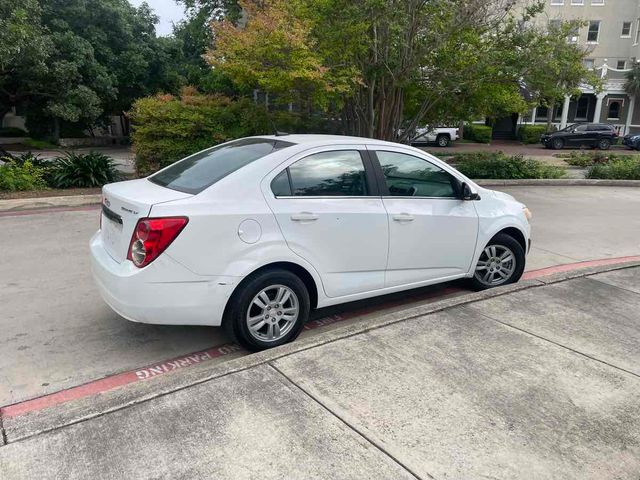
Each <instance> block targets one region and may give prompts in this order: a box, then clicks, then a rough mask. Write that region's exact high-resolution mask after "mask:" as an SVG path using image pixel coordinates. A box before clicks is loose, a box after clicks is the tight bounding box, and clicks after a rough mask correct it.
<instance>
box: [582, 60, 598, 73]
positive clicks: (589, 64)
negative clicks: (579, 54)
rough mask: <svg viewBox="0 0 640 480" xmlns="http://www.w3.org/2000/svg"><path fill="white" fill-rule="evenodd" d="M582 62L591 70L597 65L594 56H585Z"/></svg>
mask: <svg viewBox="0 0 640 480" xmlns="http://www.w3.org/2000/svg"><path fill="white" fill-rule="evenodd" d="M582 64H583V65H584V68H588V69H589V70H593V67H595V60H594V59H593V58H585V59H584V60H583V61H582Z"/></svg>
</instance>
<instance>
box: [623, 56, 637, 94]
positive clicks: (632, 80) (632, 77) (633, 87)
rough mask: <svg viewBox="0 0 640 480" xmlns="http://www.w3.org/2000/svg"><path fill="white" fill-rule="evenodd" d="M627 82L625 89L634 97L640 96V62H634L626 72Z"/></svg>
mask: <svg viewBox="0 0 640 480" xmlns="http://www.w3.org/2000/svg"><path fill="white" fill-rule="evenodd" d="M626 77H627V82H626V83H625V85H624V89H625V91H626V92H627V93H628V94H629V95H630V96H632V97H636V98H637V97H639V96H640V62H634V64H633V66H632V67H631V70H629V71H628V72H627V73H626Z"/></svg>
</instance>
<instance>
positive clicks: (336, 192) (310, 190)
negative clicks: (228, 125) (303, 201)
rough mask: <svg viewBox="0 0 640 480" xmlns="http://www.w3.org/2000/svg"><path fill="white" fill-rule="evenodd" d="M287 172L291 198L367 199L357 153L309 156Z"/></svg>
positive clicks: (365, 186)
mask: <svg viewBox="0 0 640 480" xmlns="http://www.w3.org/2000/svg"><path fill="white" fill-rule="evenodd" d="M288 171H289V178H290V182H291V193H292V194H293V195H294V196H307V197H308V196H323V197H324V196H347V197H362V196H366V195H368V190H367V178H366V174H365V169H364V163H363V162H362V157H361V156H360V152H358V151H356V150H336V151H333V152H322V153H316V154H314V155H309V156H308V157H306V158H303V159H301V160H298V161H297V162H295V163H294V164H292V165H290V166H289V168H288ZM277 178H278V177H276V179H277ZM282 183H284V181H282ZM272 189H273V184H272Z"/></svg>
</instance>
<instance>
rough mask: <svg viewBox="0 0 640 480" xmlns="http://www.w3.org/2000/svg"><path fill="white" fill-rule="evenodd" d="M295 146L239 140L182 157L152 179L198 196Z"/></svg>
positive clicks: (151, 178) (273, 141)
mask: <svg viewBox="0 0 640 480" xmlns="http://www.w3.org/2000/svg"><path fill="white" fill-rule="evenodd" d="M291 145H293V143H290V142H283V141H281V140H272V139H266V138H247V139H244V140H237V141H235V142H230V143H226V144H224V145H219V146H217V147H213V148H209V149H208V150H204V151H203V152H200V153H198V154H196V155H193V156H191V157H188V158H185V159H184V160H180V161H179V162H176V163H174V164H173V165H171V166H170V167H168V168H166V169H164V170H162V171H161V172H158V173H156V174H155V175H153V176H151V177H149V180H151V181H152V182H153V183H156V184H158V185H161V186H163V187H167V188H171V189H172V190H178V191H180V192H185V193H192V194H194V195H195V194H197V193H200V192H201V191H203V190H204V189H205V188H207V187H209V186H211V185H213V184H214V183H216V182H217V181H218V180H220V179H222V178H224V177H226V176H227V175H229V174H230V173H233V172H235V171H236V170H238V169H240V168H242V167H244V166H245V165H248V164H249V163H251V162H253V161H255V160H258V159H259V158H262V157H264V156H266V155H269V154H270V153H272V152H275V151H276V150H280V149H282V148H286V147H289V146H291Z"/></svg>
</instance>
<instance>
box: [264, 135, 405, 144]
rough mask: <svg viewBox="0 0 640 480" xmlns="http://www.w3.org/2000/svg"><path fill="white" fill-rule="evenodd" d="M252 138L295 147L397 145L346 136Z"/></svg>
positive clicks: (270, 136)
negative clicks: (349, 144)
mask: <svg viewBox="0 0 640 480" xmlns="http://www.w3.org/2000/svg"><path fill="white" fill-rule="evenodd" d="M254 138H267V139H270V140H280V141H283V142H291V143H295V144H297V145H310V144H322V145H325V144H333V143H337V144H340V143H360V144H365V145H381V144H383V145H384V144H386V145H396V146H397V145H399V144H398V143H393V142H387V141H384V140H378V139H376V138H365V137H350V136H347V135H325V134H306V133H305V134H298V133H292V134H281V135H257V136H256V137H254Z"/></svg>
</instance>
